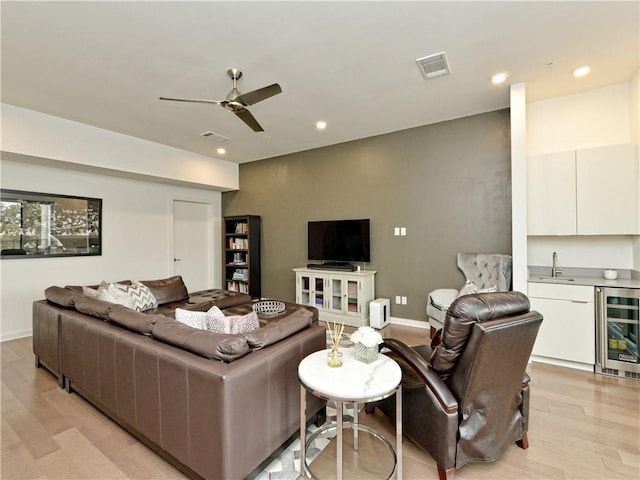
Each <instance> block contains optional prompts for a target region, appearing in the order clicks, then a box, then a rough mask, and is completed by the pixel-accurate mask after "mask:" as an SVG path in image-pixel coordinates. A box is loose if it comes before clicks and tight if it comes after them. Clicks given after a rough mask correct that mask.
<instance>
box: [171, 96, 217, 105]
mask: <svg viewBox="0 0 640 480" xmlns="http://www.w3.org/2000/svg"><path fill="white" fill-rule="evenodd" d="M160 100H170V101H172V102H189V103H208V104H210V105H222V102H220V101H218V100H204V99H199V98H169V97H160Z"/></svg>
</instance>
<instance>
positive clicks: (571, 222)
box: [527, 144, 640, 235]
mask: <svg viewBox="0 0 640 480" xmlns="http://www.w3.org/2000/svg"><path fill="white" fill-rule="evenodd" d="M527 177H528V234H529V235H634V234H639V233H640V161H639V159H638V145H636V144H623V145H612V146H606V147H598V148H589V149H584V150H576V151H569V152H559V153H552V154H545V155H536V156H532V157H529V159H528V175H527Z"/></svg>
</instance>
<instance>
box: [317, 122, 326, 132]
mask: <svg viewBox="0 0 640 480" xmlns="http://www.w3.org/2000/svg"><path fill="white" fill-rule="evenodd" d="M316 128H317V129H318V130H324V129H325V128H327V122H325V121H324V120H320V121H318V122H316Z"/></svg>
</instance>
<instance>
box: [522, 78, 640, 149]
mask: <svg viewBox="0 0 640 480" xmlns="http://www.w3.org/2000/svg"><path fill="white" fill-rule="evenodd" d="M629 92H630V85H629V83H621V84H618V85H612V86H610V87H605V88H598V89H595V90H590V91H587V92H582V93H576V94H573V95H567V96H564V97H556V98H551V99H548V100H541V101H538V102H531V103H529V104H527V155H538V154H541V153H550V152H563V151H566V150H575V149H578V148H590V147H600V146H605V145H615V144H619V143H629V142H631V132H630V122H629V109H630V98H629Z"/></svg>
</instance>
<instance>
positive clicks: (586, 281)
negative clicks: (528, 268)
mask: <svg viewBox="0 0 640 480" xmlns="http://www.w3.org/2000/svg"><path fill="white" fill-rule="evenodd" d="M570 279H573V280H570ZM529 282H532V283H552V284H556V285H587V286H590V287H618V288H638V289H640V280H635V279H633V278H617V279H616V280H607V279H606V278H604V277H588V276H579V275H570V274H560V275H558V276H557V277H556V278H551V275H550V274H549V273H543V274H540V273H537V272H531V273H530V274H529Z"/></svg>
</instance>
